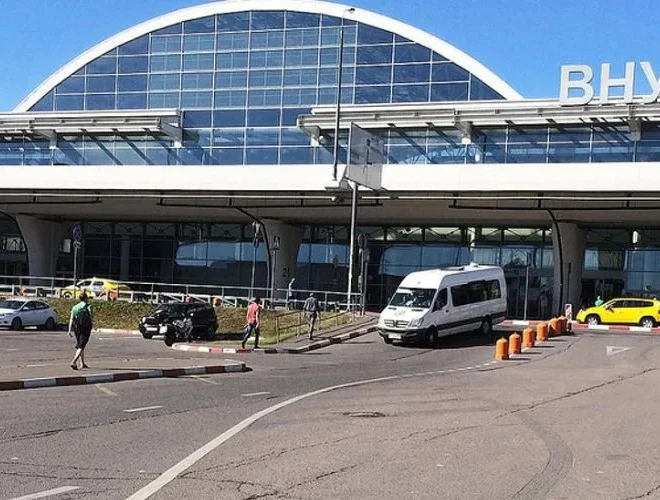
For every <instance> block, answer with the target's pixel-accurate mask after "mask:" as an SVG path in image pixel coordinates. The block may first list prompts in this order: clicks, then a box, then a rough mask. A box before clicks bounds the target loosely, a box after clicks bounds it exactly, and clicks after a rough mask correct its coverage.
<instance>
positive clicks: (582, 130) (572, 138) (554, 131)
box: [550, 126, 591, 144]
mask: <svg viewBox="0 0 660 500" xmlns="http://www.w3.org/2000/svg"><path fill="white" fill-rule="evenodd" d="M590 140H591V128H590V127H570V126H569V127H562V126H556V127H550V142H573V143H587V144H589V141H590Z"/></svg>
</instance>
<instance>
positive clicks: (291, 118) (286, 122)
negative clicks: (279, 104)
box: [282, 108, 312, 126]
mask: <svg viewBox="0 0 660 500" xmlns="http://www.w3.org/2000/svg"><path fill="white" fill-rule="evenodd" d="M311 111H312V110H311V109H309V108H286V109H283V110H282V126H295V125H296V124H297V120H298V116H300V115H305V114H309V113H311Z"/></svg>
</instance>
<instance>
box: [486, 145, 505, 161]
mask: <svg viewBox="0 0 660 500" xmlns="http://www.w3.org/2000/svg"><path fill="white" fill-rule="evenodd" d="M481 154H482V157H483V160H482V161H483V163H504V161H505V158H506V150H505V148H504V145H501V144H486V145H484V146H483V147H482V151H481Z"/></svg>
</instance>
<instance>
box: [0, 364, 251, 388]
mask: <svg viewBox="0 0 660 500" xmlns="http://www.w3.org/2000/svg"><path fill="white" fill-rule="evenodd" d="M90 365H91V368H89V369H81V370H73V369H71V367H70V366H69V362H68V361H61V362H58V363H51V364H45V365H14V366H11V365H4V366H0V391H11V390H17V389H34V388H39V387H56V386H69V385H84V384H100V383H104V384H105V383H110V382H121V381H124V380H138V379H147V378H163V377H181V376H184V375H204V374H211V373H230V372H245V371H248V368H247V367H246V365H245V363H243V362H238V361H232V360H218V361H215V360H203V361H202V360H199V359H149V360H139V359H138V360H131V359H119V358H116V359H112V358H111V359H108V358H100V359H94V360H93V361H90Z"/></svg>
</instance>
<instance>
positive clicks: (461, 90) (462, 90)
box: [431, 82, 468, 101]
mask: <svg viewBox="0 0 660 500" xmlns="http://www.w3.org/2000/svg"><path fill="white" fill-rule="evenodd" d="M467 98H468V84H467V82H465V83H443V84H434V85H432V86H431V101H465V100H467Z"/></svg>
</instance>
